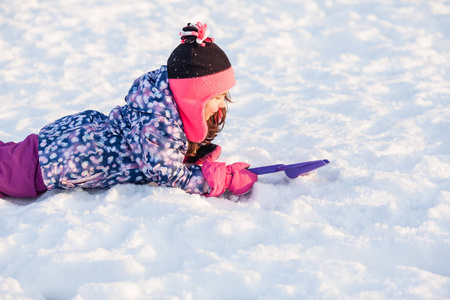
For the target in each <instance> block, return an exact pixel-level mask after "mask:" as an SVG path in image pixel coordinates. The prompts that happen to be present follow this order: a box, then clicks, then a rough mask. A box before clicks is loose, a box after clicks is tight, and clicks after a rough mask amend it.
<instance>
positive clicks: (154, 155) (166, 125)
mask: <svg viewBox="0 0 450 300" xmlns="http://www.w3.org/2000/svg"><path fill="white" fill-rule="evenodd" d="M143 115H144V116H141V117H140V118H139V122H136V123H135V124H134V126H133V127H132V130H131V131H130V138H131V139H132V141H130V147H131V151H132V154H133V156H134V159H135V161H136V163H137V164H138V166H139V168H140V169H141V171H142V172H143V173H144V174H145V176H147V177H148V178H149V179H150V180H151V181H152V182H155V183H157V184H158V185H162V186H170V187H179V188H181V189H183V190H185V191H186V192H188V193H195V194H202V193H203V184H204V178H203V174H202V170H201V167H200V166H196V165H193V166H189V167H188V166H186V165H185V164H184V163H183V159H184V156H185V153H186V150H185V149H186V140H185V135H184V133H183V131H182V129H181V128H180V127H179V125H177V124H174V123H172V122H171V121H170V119H168V118H165V117H162V116H158V115H150V114H143Z"/></svg>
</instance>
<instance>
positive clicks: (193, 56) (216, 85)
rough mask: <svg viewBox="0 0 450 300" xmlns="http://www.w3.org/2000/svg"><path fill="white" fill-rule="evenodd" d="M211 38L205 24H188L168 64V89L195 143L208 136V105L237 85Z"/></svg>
mask: <svg viewBox="0 0 450 300" xmlns="http://www.w3.org/2000/svg"><path fill="white" fill-rule="evenodd" d="M208 34H209V31H208V30H207V25H206V24H204V25H203V24H201V23H200V22H198V23H197V24H191V23H188V24H187V26H186V27H184V28H183V31H182V32H180V35H181V44H180V45H179V46H178V47H177V48H175V50H173V52H172V54H171V55H170V57H169V59H168V60H167V69H168V74H169V85H170V89H171V91H172V94H173V97H174V99H175V101H176V102H177V105H178V110H179V112H180V116H181V120H182V121H183V125H184V132H185V134H186V136H187V138H188V140H190V141H191V142H195V143H199V142H202V141H203V140H204V139H205V137H206V135H207V133H208V126H207V124H206V120H205V106H206V103H207V102H208V101H209V100H211V99H212V98H214V97H215V96H217V95H219V94H222V93H224V92H226V91H228V90H229V89H231V88H232V87H233V86H234V85H235V84H236V80H235V78H234V71H233V68H232V67H231V63H230V61H229V60H228V57H227V56H226V54H225V52H223V50H222V49H220V48H219V46H217V44H215V43H214V39H212V38H210V37H208Z"/></svg>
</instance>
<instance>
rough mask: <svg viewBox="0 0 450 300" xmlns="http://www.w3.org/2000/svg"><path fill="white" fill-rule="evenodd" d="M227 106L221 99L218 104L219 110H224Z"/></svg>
mask: <svg viewBox="0 0 450 300" xmlns="http://www.w3.org/2000/svg"><path fill="white" fill-rule="evenodd" d="M226 106H227V105H226V103H225V99H222V100H221V101H220V103H219V108H225V107H226Z"/></svg>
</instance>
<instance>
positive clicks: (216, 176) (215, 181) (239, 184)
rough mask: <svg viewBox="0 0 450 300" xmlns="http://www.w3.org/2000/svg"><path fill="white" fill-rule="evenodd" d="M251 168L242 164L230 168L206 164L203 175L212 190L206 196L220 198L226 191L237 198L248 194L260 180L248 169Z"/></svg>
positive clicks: (213, 163)
mask: <svg viewBox="0 0 450 300" xmlns="http://www.w3.org/2000/svg"><path fill="white" fill-rule="evenodd" d="M249 166H250V165H249V164H246V163H242V162H239V163H234V164H232V165H229V166H227V165H226V164H225V163H220V162H212V161H206V162H204V163H203V166H202V173H203V176H204V177H205V179H206V182H207V183H208V185H209V187H210V189H211V190H210V192H209V193H207V194H206V196H211V197H216V196H220V195H222V194H223V192H225V190H226V189H228V190H229V191H230V192H232V193H233V194H234V195H237V196H240V195H243V194H245V193H247V192H248V191H249V190H250V189H251V188H252V187H253V184H254V183H255V182H256V181H257V180H258V175H256V174H255V173H252V172H250V171H249V170H247V169H246V168H248V167H249Z"/></svg>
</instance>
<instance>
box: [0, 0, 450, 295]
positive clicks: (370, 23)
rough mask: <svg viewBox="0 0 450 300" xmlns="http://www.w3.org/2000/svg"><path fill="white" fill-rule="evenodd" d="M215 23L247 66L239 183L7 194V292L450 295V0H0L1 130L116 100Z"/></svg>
mask: <svg viewBox="0 0 450 300" xmlns="http://www.w3.org/2000/svg"><path fill="white" fill-rule="evenodd" d="M198 20H201V21H203V22H204V23H207V24H208V25H209V29H210V30H211V32H212V36H213V37H215V38H216V41H217V42H218V44H219V45H220V46H221V47H222V48H223V49H224V50H225V51H226V52H227V53H228V55H229V57H230V60H231V61H232V64H233V65H234V69H235V72H236V76H237V80H238V84H237V86H236V87H235V88H233V90H232V97H233V99H234V100H235V103H234V104H232V105H231V107H230V113H229V117H228V124H227V126H226V129H225V130H224V132H223V133H222V134H221V135H220V137H219V138H218V140H217V142H218V143H219V144H220V145H221V146H222V148H223V154H222V157H221V159H222V161H225V162H228V163H231V162H235V161H246V162H249V163H250V164H251V165H252V166H253V167H257V166H262V165H267V164H275V163H295V162H301V161H307V160H314V159H324V158H327V159H329V160H330V161H331V164H330V165H328V166H325V167H323V168H321V169H318V170H317V171H316V172H313V173H311V174H310V175H308V176H304V177H300V178H297V179H294V180H290V179H287V178H286V177H285V176H284V175H283V174H273V175H264V176H261V177H260V180H259V181H258V183H257V184H256V185H255V187H254V189H253V191H252V192H251V193H250V194H248V195H246V196H245V197H243V198H241V199H238V198H236V197H234V196H230V195H226V196H224V197H222V198H212V199H211V198H205V197H201V196H198V195H189V194H186V193H184V192H183V191H181V190H178V189H169V188H158V187H149V186H135V185H121V186H116V187H114V188H111V189H106V190H82V189H76V190H72V191H55V192H48V193H45V194H44V195H43V196H41V197H39V198H38V199H31V200H29V201H25V200H13V199H5V200H1V201H0V298H1V299H76V300H79V299H450V154H449V153H450V135H449V129H450V121H449V120H450V105H449V103H450V100H449V96H450V68H449V67H450V1H448V0H430V1H421V0H401V1H400V0H399V1H397V0H395V1H394V0H368V1H358V0H326V1H325V0H317V1H312V0H301V1H299V0H297V1H295V0H273V1H272V0H262V1H251V0H239V1H238V0H231V1H219V0H204V1H195V0H194V1H189V2H186V1H179V0H164V1H144V0H134V1H133V2H125V1H118V0H60V1H57V0H42V1H37V0H2V1H1V2H0V66H1V68H0V99H1V100H0V101H1V105H0V140H3V141H11V140H12V141H20V140H21V139H23V138H24V137H26V136H27V135H28V134H29V133H33V132H34V133H37V132H38V131H39V129H40V128H41V127H43V126H44V125H45V124H47V123H48V122H51V121H53V120H55V119H56V118H59V117H61V116H64V115H67V114H71V113H75V112H79V111H82V110H86V109H95V110H100V111H102V112H104V113H108V112H109V110H110V109H111V108H113V107H114V106H115V105H120V104H122V103H123V97H124V96H125V94H126V93H127V91H128V89H129V87H130V86H131V84H132V82H133V80H134V79H135V78H137V77H138V76H140V75H141V74H143V73H144V72H147V71H150V70H153V69H155V68H157V67H159V65H161V64H165V61H166V59H167V57H168V55H169V54H170V52H171V51H172V49H173V48H175V47H176V45H177V44H178V42H179V40H178V39H179V36H178V32H179V31H180V29H181V27H182V26H183V25H184V24H185V23H186V22H196V21H198Z"/></svg>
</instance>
